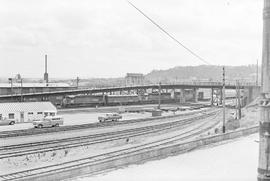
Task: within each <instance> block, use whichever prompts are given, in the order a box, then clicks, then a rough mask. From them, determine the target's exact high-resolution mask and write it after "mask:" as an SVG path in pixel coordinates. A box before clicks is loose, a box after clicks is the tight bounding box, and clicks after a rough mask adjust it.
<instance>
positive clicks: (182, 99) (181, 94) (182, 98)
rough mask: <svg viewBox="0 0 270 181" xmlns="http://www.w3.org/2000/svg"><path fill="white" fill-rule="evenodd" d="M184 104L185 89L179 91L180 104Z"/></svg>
mask: <svg viewBox="0 0 270 181" xmlns="http://www.w3.org/2000/svg"><path fill="white" fill-rule="evenodd" d="M185 102H186V97H185V89H180V104H183V103H185Z"/></svg>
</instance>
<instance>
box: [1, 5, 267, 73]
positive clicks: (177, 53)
mask: <svg viewBox="0 0 270 181" xmlns="http://www.w3.org/2000/svg"><path fill="white" fill-rule="evenodd" d="M130 1H131V2H132V3H134V4H135V5H136V6H137V7H139V8H140V9H141V10H142V11H144V12H145V13H146V14H147V15H149V16H150V17H151V18H153V19H154V20H155V21H156V22H157V23H158V24H160V25H161V26H162V27H164V28H165V29H166V30H167V31H168V32H170V33H171V34H173V35H174V36H175V38H177V39H178V40H179V41H181V42H182V43H183V44H185V45H186V46H187V47H189V48H190V49H192V50H193V51H195V52H196V53H197V54H199V55H200V56H201V57H203V58H204V59H206V60H207V61H208V62H210V63H211V64H215V65H223V64H226V65H244V64H255V63H256V59H259V60H261V44H262V43H261V37H262V16H261V15H262V6H263V0H130ZM45 54H48V63H49V66H48V68H49V76H50V77H61V78H64V77H65V78H74V77H76V76H79V77H121V76H124V75H125V74H126V73H127V72H138V73H148V72H150V71H151V70H153V69H168V68H172V67H175V66H180V65H182V66H185V65H200V64H203V62H201V61H200V60H198V59H197V58H196V57H194V56H192V55H191V54H190V53H188V52H187V51H186V50H185V49H183V48H182V47H180V46H179V45H177V44H176V43H175V42H174V41H172V40H171V39H170V38H169V37H168V36H166V35H165V34H164V33H163V32H161V31H160V30H159V29H157V28H156V27H155V26H154V25H153V24H151V23H150V22H149V21H148V20H147V19H146V18H145V17H143V16H142V15H141V14H139V13H138V12H137V11H136V10H135V9H134V8H133V7H131V6H130V5H129V4H128V3H127V1H125V0H113V1H112V0H23V1H22V0H0V67H1V71H0V76H1V77H3V76H4V77H10V76H15V74H17V73H20V74H21V75H22V77H37V78H38V77H42V76H43V73H44V55H45Z"/></svg>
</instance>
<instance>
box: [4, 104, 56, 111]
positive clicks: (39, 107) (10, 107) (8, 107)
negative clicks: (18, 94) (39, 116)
mask: <svg viewBox="0 0 270 181" xmlns="http://www.w3.org/2000/svg"><path fill="white" fill-rule="evenodd" d="M56 110H57V109H56V107H55V106H54V105H53V104H52V103H51V102H11V103H0V114H1V113H7V112H8V113H15V112H39V111H56Z"/></svg>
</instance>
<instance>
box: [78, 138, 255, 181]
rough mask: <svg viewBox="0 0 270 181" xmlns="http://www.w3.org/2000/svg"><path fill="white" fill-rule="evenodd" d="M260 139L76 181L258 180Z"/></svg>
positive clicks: (203, 150)
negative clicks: (257, 141) (258, 141)
mask: <svg viewBox="0 0 270 181" xmlns="http://www.w3.org/2000/svg"><path fill="white" fill-rule="evenodd" d="M258 139H259V138H258V134H254V135H251V136H248V137H243V138H239V139H236V140H230V141H227V142H223V143H219V144H215V145H216V146H214V145H210V146H208V147H206V148H203V149H200V150H196V151H193V152H189V153H185V154H182V155H179V156H174V157H169V158H167V159H164V160H157V161H151V162H147V163H145V164H143V165H132V166H129V167H128V168H125V169H119V170H115V171H112V172H109V173H107V174H103V175H97V176H92V177H90V176H85V177H82V178H77V179H73V180H76V181H92V180H93V181H112V180H117V181H126V180H129V181H138V180H140V181H152V180H155V181H165V180H170V181H181V180H183V181H202V180H203V181H204V180H206V181H217V180H218V181H227V180H229V181H234V180H235V181H239V180H241V181H253V180H256V179H257V166H258V151H259V149H258V146H259V145H258V143H256V142H255V140H258ZM224 143H226V144H224ZM217 145H218V146H217Z"/></svg>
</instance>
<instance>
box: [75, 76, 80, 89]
mask: <svg viewBox="0 0 270 181" xmlns="http://www.w3.org/2000/svg"><path fill="white" fill-rule="evenodd" d="M79 81H80V78H79V77H77V79H76V86H77V89H78V88H79Z"/></svg>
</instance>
